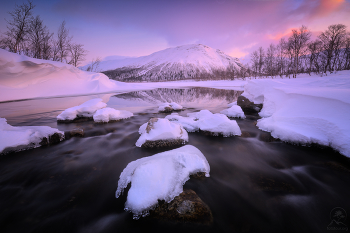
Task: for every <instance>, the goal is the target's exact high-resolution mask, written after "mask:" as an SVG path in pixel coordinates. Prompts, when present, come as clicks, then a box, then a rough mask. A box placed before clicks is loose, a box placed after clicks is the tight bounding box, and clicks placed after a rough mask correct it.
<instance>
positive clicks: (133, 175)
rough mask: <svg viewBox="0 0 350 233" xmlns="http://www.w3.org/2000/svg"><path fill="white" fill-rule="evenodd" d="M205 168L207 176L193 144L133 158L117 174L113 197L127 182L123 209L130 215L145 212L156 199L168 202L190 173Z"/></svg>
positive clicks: (151, 206)
mask: <svg viewBox="0 0 350 233" xmlns="http://www.w3.org/2000/svg"><path fill="white" fill-rule="evenodd" d="M197 172H205V173H206V176H207V177H209V172H210V166H209V163H208V161H207V160H206V158H205V157H204V155H203V154H202V152H201V151H200V150H198V149H197V148H196V147H194V146H189V145H187V146H183V147H181V148H178V149H174V150H170V151H166V152H162V153H159V154H155V155H153V156H150V157H145V158H141V159H138V160H136V161H133V162H131V163H129V164H128V165H127V167H126V168H125V169H124V170H123V172H122V173H121V175H120V177H119V181H118V189H117V191H116V197H117V198H118V197H119V196H120V194H121V193H122V192H123V190H124V189H125V188H126V187H127V185H128V184H129V183H131V188H130V190H129V192H128V197H127V201H126V203H125V210H127V211H131V212H133V214H134V218H139V217H140V216H141V215H142V216H145V215H147V213H148V210H149V209H151V208H153V207H155V206H156V205H157V203H158V200H164V201H166V202H170V201H171V200H173V199H174V197H176V196H178V195H179V194H180V193H182V191H183V187H182V186H183V185H184V183H185V182H186V181H187V180H188V179H189V176H190V175H191V174H195V173H197Z"/></svg>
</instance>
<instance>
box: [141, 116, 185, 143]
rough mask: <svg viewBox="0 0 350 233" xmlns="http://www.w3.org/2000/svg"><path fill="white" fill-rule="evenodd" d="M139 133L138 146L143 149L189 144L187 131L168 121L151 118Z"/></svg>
mask: <svg viewBox="0 0 350 233" xmlns="http://www.w3.org/2000/svg"><path fill="white" fill-rule="evenodd" d="M139 133H140V134H141V136H140V138H139V139H138V140H137V142H136V146H138V147H143V148H155V147H166V146H177V145H182V144H185V143H186V142H188V133H187V131H186V130H185V129H184V128H183V127H182V126H181V125H180V124H177V123H174V122H170V121H169V120H168V119H162V118H151V119H150V120H149V121H148V122H147V123H145V124H143V125H142V126H141V127H140V129H139Z"/></svg>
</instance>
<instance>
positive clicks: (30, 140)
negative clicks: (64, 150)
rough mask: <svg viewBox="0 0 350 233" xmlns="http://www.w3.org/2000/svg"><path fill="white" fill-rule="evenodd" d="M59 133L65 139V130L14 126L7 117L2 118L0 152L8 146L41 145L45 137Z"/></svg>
mask: <svg viewBox="0 0 350 233" xmlns="http://www.w3.org/2000/svg"><path fill="white" fill-rule="evenodd" d="M55 133H58V134H59V135H60V140H63V139H64V132H62V131H59V130H58V129H54V128H51V127H49V126H19V127H14V126H11V125H9V124H8V123H7V121H6V119H5V118H0V153H1V152H3V151H4V150H5V149H6V148H16V147H21V149H27V148H35V147H39V146H40V142H41V141H42V139H43V138H45V137H46V138H47V140H48V141H49V136H51V135H53V134H55Z"/></svg>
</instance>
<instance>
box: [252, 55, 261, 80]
mask: <svg viewBox="0 0 350 233" xmlns="http://www.w3.org/2000/svg"><path fill="white" fill-rule="evenodd" d="M250 61H251V63H252V70H253V72H254V77H255V78H256V75H257V74H258V72H259V54H258V52H257V51H254V52H253V53H252V54H251V55H250Z"/></svg>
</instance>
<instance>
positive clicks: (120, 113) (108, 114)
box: [93, 108, 134, 123]
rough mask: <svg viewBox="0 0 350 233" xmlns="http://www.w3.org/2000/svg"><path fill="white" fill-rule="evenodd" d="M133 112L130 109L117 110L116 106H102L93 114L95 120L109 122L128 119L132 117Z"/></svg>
mask: <svg viewBox="0 0 350 233" xmlns="http://www.w3.org/2000/svg"><path fill="white" fill-rule="evenodd" d="M133 115H134V114H132V113H131V112H129V111H125V110H117V109H114V108H102V109H99V110H97V111H96V113H95V114H94V115H93V118H94V121H95V122H100V123H108V122H109V121H119V120H122V119H127V118H130V117H132V116H133Z"/></svg>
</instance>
